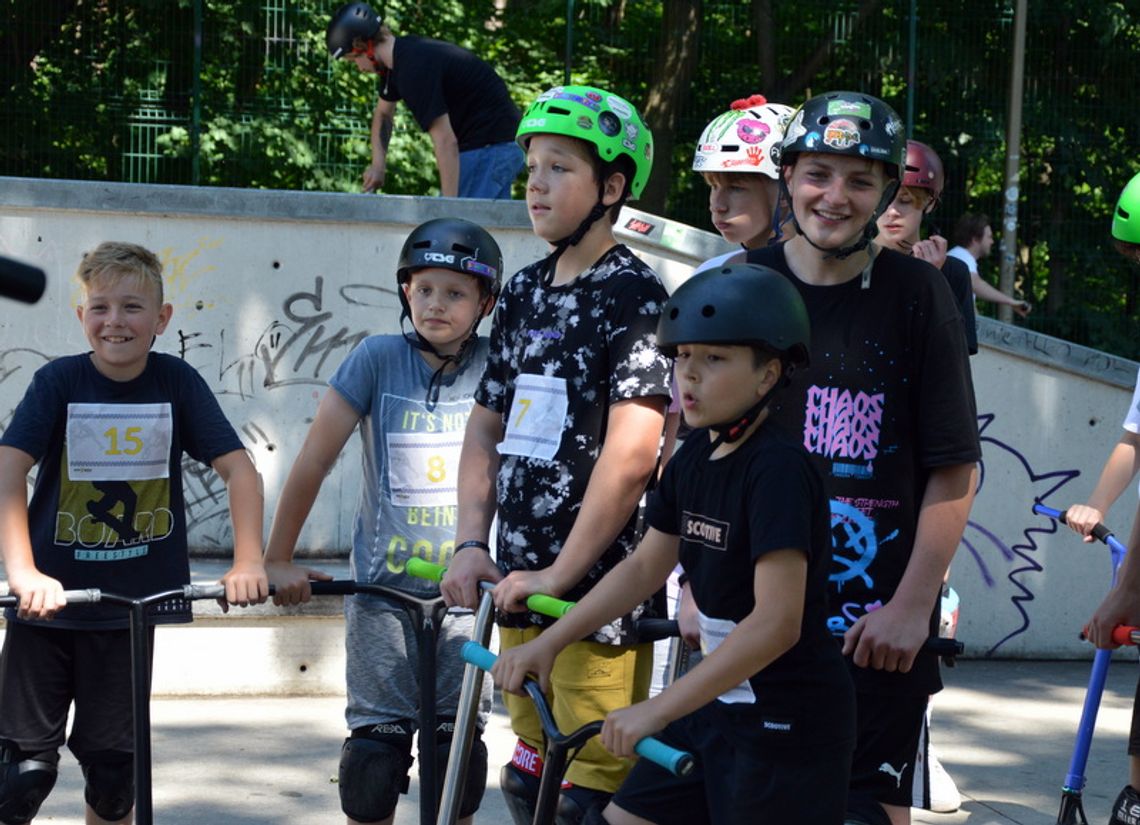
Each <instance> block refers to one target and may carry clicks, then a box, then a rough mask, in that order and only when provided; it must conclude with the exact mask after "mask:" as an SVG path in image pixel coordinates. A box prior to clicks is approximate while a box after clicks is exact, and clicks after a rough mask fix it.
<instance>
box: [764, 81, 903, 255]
mask: <svg viewBox="0 0 1140 825" xmlns="http://www.w3.org/2000/svg"><path fill="white" fill-rule="evenodd" d="M802 152H814V153H818V154H830V155H849V156H851V157H858V158H866V159H867V160H877V161H880V162H881V163H882V164H883V169H884V170H885V171H886V174H887V178H888V179H889V183H888V184H887V187H886V189H885V190H884V191H883V197H882V198H881V199H880V200H879V205H878V206H877V207H876V209H875V212H874V214H872V215H871V218H870V220H869V221H867V225H866V226H864V227H863V235H862V237H861V238H860V239H859V240H858V241H857V242H855V243H854V244H852V245H851V246H848V247H844V248H841V249H834V250H832V249H828V250H823V249H821V251H823V252H826V253H827V255H828V256H835V257H837V258H846V257H847V256H849V255H851V254H853V253H855V252H858V251H859V250H860V249H863V248H865V247H866V246H867V244H869V243H870V241H871V238H873V237H874V236H875V233H876V232H877V231H878V226H877V225H876V223H875V222H876V221H877V220H878V219H879V215H881V214H883V211H884V210H885V209H886V208H887V207H888V206H890V205H891V201H893V200H894V199H895V194H896V193H897V192H898V188H899V184H900V183H901V182H902V177H903V170H904V166H905V162H906V130H905V129H904V128H903V122H902V119H901V118H900V117H899V116H898V114H896V113H895V110H894V109H892V108H891V107H890V106H888V105H887V104H886V103H884V102H883V101H881V100H879V99H878V98H877V97H872V96H871V95H865V94H863V93H862V92H827V93H826V94H822V95H816V96H815V97H813V98H811V99H809V100H808V101H806V102H805V103H804V105H803V106H801V107H800V109H799V111H798V112H796V114H795V116H794V117H793V118H792V122H791V123H790V124H788V129H787V131H786V132H785V133H784V143H783V145H782V147H781V153H780V165H781V167H785V166H791V165H793V164H795V162H796V159H797V158H798V157H799V155H800V154H801V153H802ZM781 183H782V185H783V187H784V190H785V192H787V183H786V182H785V181H784V179H783V176H781ZM788 200H789V202H790V201H791V193H790V192H789V193H788ZM792 220H793V221H795V214H794V212H793V215H792ZM796 231H797V232H800V234H801V235H803V232H802V231H801V230H800V226H799V224H798V222H797V223H796ZM804 239H805V240H806V241H807V242H808V243H809V244H811V245H812V246H815V243H813V242H812V240H811V238H808V237H807V236H806V235H805V236H804ZM816 248H817V249H819V248H820V247H816Z"/></svg>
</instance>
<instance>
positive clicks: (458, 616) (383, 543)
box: [265, 218, 502, 823]
mask: <svg viewBox="0 0 1140 825" xmlns="http://www.w3.org/2000/svg"><path fill="white" fill-rule="evenodd" d="M501 272H502V256H501V254H500V252H499V247H498V245H497V244H496V243H495V241H494V239H493V238H492V237H491V236H490V235H489V234H488V233H487V232H486V231H485V230H483V229H481V228H480V227H478V226H476V225H475V224H473V223H470V222H468V221H465V220H460V219H457V218H442V219H438V220H433V221H428V222H427V223H425V224H423V225H421V226H419V227H417V228H416V229H414V230H413V231H412V233H411V234H410V235H409V236H408V239H407V240H406V241H405V243H404V247H403V250H402V251H401V253H400V262H399V266H398V269H397V272H396V279H397V283H398V285H399V290H398V294H399V296H400V302H401V304H402V306H403V313H402V315H401V318H400V320H401V325H402V324H403V320H404V319H405V318H407V317H410V318H411V320H412V326H413V331H412V332H410V333H404V334H403V335H375V336H372V337H370V338H367V339H365V340H364V341H362V342H361V344H360V345H359V346H358V347H356V349H354V350H353V351H352V352H351V353H350V354H349V356H348V358H346V359H345V361H344V363H342V364H341V365H340V367H339V368H338V369H337V371H336V373H335V374H334V375H333V377H332V379H331V380H330V381H329V385H330V387H331V391H329V392H327V393H325V396H324V398H323V399H322V400H321V403H320V406H319V407H318V409H317V414H316V417H315V418H314V420H313V424H312V426H311V427H310V428H309V433H308V435H307V436H306V438H305V443H304V445H303V446H302V447H301V452H300V453H299V454H298V456H297V458H296V460H295V461H294V463H293V468H292V470H291V471H290V473H289V478H288V480H287V481H286V482H285V487H284V489H283V490H282V491H281V497H280V499H279V500H278V502H277V509H276V512H275V513H274V517H273V526H272V528H271V529H270V534H269V541H268V543H267V545H266V553H265V561H266V569H267V572H268V573H269V578H270V581H271V582H272V583H273V584H274V585H275V586H276V588H277V590H276V595H275V597H274V600H275V602H277V603H278V604H296V603H298V602H301V601H307V600H308V599H309V596H310V595H311V591H310V587H309V581H310V580H313V579H328V578H329V576H328V575H327V574H325V573H321V572H319V571H316V570H310V569H308V568H305V567H300V566H297V565H294V564H293V563H292V557H293V550H294V547H295V545H296V542H297V537H298V535H299V534H300V532H301V527H302V526H303V525H304V522H305V519H306V518H307V516H308V514H309V511H310V510H311V509H312V506H313V502H314V501H315V500H316V497H317V493H318V492H319V491H320V486H321V482H322V481H323V480H324V478H325V476H326V475H327V473H328V471H329V470H330V469H331V468H332V466H333V464H334V463H335V461H336V460H337V457H338V456H339V455H340V453H341V450H342V449H343V448H344V445H345V443H346V442H347V441H348V438H349V436H350V435H351V434H352V431H353V430H354V429H356V428H357V425H359V428H360V437H361V439H362V440H363V447H364V449H363V461H362V465H363V466H362V468H361V469H362V474H363V478H362V479H361V484H360V501H359V503H358V505H357V510H356V521H355V524H354V527H353V541H352V564H351V569H352V575H353V578H354V579H355V580H356V581H358V582H368V583H377V584H383V585H385V586H389V587H393V588H398V589H400V590H402V591H405V592H408V593H411V594H414V595H417V596H427V597H431V596H433V595H438V592H439V591H438V587H437V586H436V585H434V584H432V583H430V582H427V581H425V580H422V579H416V578H413V577H411V576H408V575H406V574H405V573H404V566H405V564H406V563H407V561H408V559H410V558H413V557H415V558H422V559H425V560H426V561H429V562H434V563H439V564H447V562H448V560H449V559H450V557H451V554H452V552H453V549H454V544H455V542H454V534H455V531H454V524H455V508H456V479H457V477H458V466H459V450H460V446H461V445H462V442H463V431H464V427H465V425H466V422H467V416H468V413H469V412H470V410H471V407H472V406H473V404H474V394H475V388H476V386H477V385H478V382H479V377H480V373H481V370H482V368H483V364H484V362H485V361H486V358H487V341H486V339H480V338H478V337H477V334H476V328H477V327H478V324H479V321H480V320H481V319H482V318H484V317H485V316H486V315H487V314H488V313H489V312H490V311H491V308H492V306H493V305H494V303H495V299H496V297H497V295H498V292H499V285H500V278H501ZM345 624H346V633H345V636H346V638H345V644H346V649H347V683H348V706H347V708H346V711H345V716H346V718H347V722H348V727H349V729H350V730H351V735H350V736H349V738H348V739H347V740H345V744H344V748H343V749H342V751H341V760H340V784H339V789H340V798H341V808H342V810H343V811H344V813H345V815H346V816H347V817H348V821H349V823H353V822H379V821H391V817H392V815H393V813H394V811H395V807H396V801H397V798H398V795H399V793H400V791H401V789H403V788H406V786H407V781H408V778H407V775H408V768H409V766H410V765H411V763H412V756H411V748H412V735H413V733H414V732H415V728H416V722H415V719H416V717H417V714H418V710H419V708H418V701H417V699H418V695H419V692H418V674H419V660H418V654H419V651H418V650H417V647H416V636H415V630H414V628H413V627H411V622H410V620H409V618H408V616H407V614H406V612H405V610H404V609H403V608H402V607H401V606H400V605H399V604H397V603H395V602H393V601H392V600H390V599H385V598H382V597H379V596H371V595H357V596H355V597H353V598H350V599H346V600H345ZM472 625H473V617H472V615H471V614H470V613H469V612H462V611H460V612H458V613H452V614H449V615H448V617H447V618H446V619H445V621H444V622H443V625H442V627H441V631H440V641H439V646H438V654H437V655H438V659H439V663H438V673H437V681H436V699H437V703H438V704H437V712H438V714H439V721H440V725H439V729H438V730H437V733H436V743H437V747H438V748H439V749H440V753H441V757H442V758H443V759H446V753H447V748H448V745H449V743H450V738H451V731H452V727H453V725H452V723H453V722H454V718H455V715H456V712H457V703H458V698H459V687H460V682H461V680H462V674H463V666H462V659H461V658H460V656H459V654H458V649H459V646H460V645H461V644H462V643H463V642H464V641H465V640H467V639H468V638H470V635H471V631H472ZM487 687H488V691H487V692H486V694H485V696H484V702H483V704H484V718H485V713H486V710H488V709H489V706H490V692H489V687H490V685H489V683H488V685H487ZM482 722H483V720H480V725H479V727H480V729H481V728H482ZM486 764H487V751H486V747H485V746H484V744H483V742H482V740H481V739H480V738H479V736H478V735H477V736H476V739H475V742H474V744H473V746H472V755H471V762H470V768H469V770H468V782H467V787H466V788H465V789H464V792H463V798H462V800H461V802H460V816H461V817H463V819H461V822H462V821H469V820H470V817H471V816H472V814H474V812H475V810H476V809H477V808H478V807H479V802H480V800H481V799H482V796H483V789H484V786H485V784H486V773H487V771H486Z"/></svg>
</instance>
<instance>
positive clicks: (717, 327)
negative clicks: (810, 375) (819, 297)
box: [657, 264, 811, 450]
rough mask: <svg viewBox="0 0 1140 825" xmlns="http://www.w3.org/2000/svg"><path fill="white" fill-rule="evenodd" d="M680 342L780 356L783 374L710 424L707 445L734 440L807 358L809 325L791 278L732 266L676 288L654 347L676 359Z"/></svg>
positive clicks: (761, 269) (699, 275)
mask: <svg viewBox="0 0 1140 825" xmlns="http://www.w3.org/2000/svg"><path fill="white" fill-rule="evenodd" d="M682 344H713V345H720V346H755V347H759V348H761V349H763V350H765V351H767V352H770V353H772V354H773V355H774V356H776V357H777V358H779V359H780V363H781V365H782V367H783V371H782V375H783V378H782V380H781V381H780V382H777V383H776V384H775V385H773V386H772V387H771V389H769V390H768V391H767V392H766V393H765V394H764V396H763V397H762V398H760V400H759V401H757V402H756V403H755V404H753V405H752V406H751V407H749V408H748V409H747V410H745V411H744V412H743V413H741V414H740V415H738V416H736V417H735V418H733V419H732V420H730V421H724V422H721V423H719V424H714V425H712V426H710V427H709V430H711V431H712V432H713V433H715V434H716V438H715V439H713V440H712V442H711V445H710V447H709V449H710V450H715V449H716V448H717V447H718V446H720V445H721V444H731V443H732V442H734V441H737V440H739V439H740V438H741V437H742V436H743V435H744V434H745V433H746V432H747V431H748V428H749V427H750V426H751V425H752V423H753V422H754V421H755V420H756V419H757V417H758V416H759V415H760V413H761V412H762V411H763V410H764V407H766V406H767V405H768V401H769V400H771V398H772V394H773V393H774V392H775V391H776V390H777V389H778V388H779V386H780V385H781V384H787V382H788V379H789V378H790V377H791V374H792V372H793V371H795V370H796V369H797V368H798V367H805V366H807V364H808V361H809V358H810V356H809V354H808V353H809V347H810V346H811V325H810V323H809V321H808V314H807V308H806V307H805V306H804V302H803V299H802V298H801V297H800V293H799V292H798V291H797V290H796V288H795V286H793V285H792V283H791V281H789V280H788V279H787V278H785V277H784V276H783V275H781V274H780V273H779V272H776V271H775V270H774V269H769V268H768V267H766V266H759V265H758V264H732V265H730V266H724V267H718V268H714V269H706V270H705V271H704V272H698V273H697V274H696V275H694V276H693V277H691V278H690V279H689V280H687V281H685V283H683V284H681V285H680V286H679V287H677V290H676V292H674V293H673V295H672V297H670V298H669V302H668V303H667V304H665V309H664V310H663V311H662V313H661V319H660V320H659V321H658V322H657V346H658V348H659V349H660V350H661V351H662V352H663V353H665V354H666V355H668V356H670V357H676V355H677V347H679V346H680V345H682Z"/></svg>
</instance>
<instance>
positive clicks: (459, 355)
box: [400, 299, 486, 412]
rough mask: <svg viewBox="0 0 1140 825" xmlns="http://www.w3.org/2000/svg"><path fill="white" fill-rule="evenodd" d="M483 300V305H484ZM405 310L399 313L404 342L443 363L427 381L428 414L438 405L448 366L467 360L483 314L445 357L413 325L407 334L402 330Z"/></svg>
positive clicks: (406, 314) (425, 399)
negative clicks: (461, 340) (452, 352)
mask: <svg viewBox="0 0 1140 825" xmlns="http://www.w3.org/2000/svg"><path fill="white" fill-rule="evenodd" d="M485 302H486V301H485V299H484V303H485ZM409 317H410V316H409V313H408V310H407V308H404V309H403V310H402V311H401V312H400V334H401V335H403V336H404V340H405V341H407V342H408V344H409V345H410V346H412V347H415V348H416V349H418V350H419V351H420V352H430V353H431V354H432V355H434V356H435V357H436V358H438V359H439V360H440V361H442V362H443V363H442V364H440V365H439V368H438V369H437V370H436V371H435V372H433V373H432V376H431V380H429V381H428V388H427V396H426V397H425V398H424V404H425V405H426V406H427V409H428V412H431V411H432V410H434V409H435V405H436V404H438V403H439V388H440V387H441V386H443V374H444V372H445V371H446V370H447V367H448V366H449V365H450V364H462V363H463V361H464V360H465V359H466V358H467V354H468V353H469V352H470V351H471V345H472V344H474V343H475V339H476V338H478V334H477V330H478V329H479V322H480V321H482V320H483V312H479V314H478V317H476V318H475V322H474V323H473V324H472V325H471V329H470V330H468V331H467V337H466V338H464V339H463V343H462V344H460V345H459V350H458V351H457V352H456V353H455V354H454V355H445V354H444V353H442V352H440V351H439V350H437V349H436V348H435V346H433V345H432V343H431V341H428V340H427V339H425V338H424V337H423V336H422V335H420V332H419V330H418V329H416V327H415V325H414V324H413V325H412V332H410V333H409V332H407V331H406V330H405V329H404V319H406V318H409Z"/></svg>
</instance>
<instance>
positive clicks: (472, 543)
mask: <svg viewBox="0 0 1140 825" xmlns="http://www.w3.org/2000/svg"><path fill="white" fill-rule="evenodd" d="M468 547H478V548H479V549H480V550H482V551H484V552H486V553H490V552H491V545H489V544H487V542H485V541H479V540H478V539H468V540H467V541H461V542H459V544H457V545H455V549H454V550H453V551H452V555H454V554H455V553H458V552H459V551H460V550H466V549H467V548H468Z"/></svg>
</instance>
